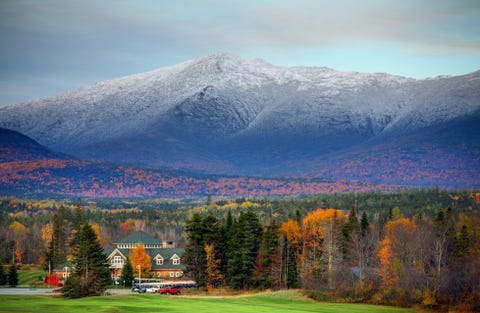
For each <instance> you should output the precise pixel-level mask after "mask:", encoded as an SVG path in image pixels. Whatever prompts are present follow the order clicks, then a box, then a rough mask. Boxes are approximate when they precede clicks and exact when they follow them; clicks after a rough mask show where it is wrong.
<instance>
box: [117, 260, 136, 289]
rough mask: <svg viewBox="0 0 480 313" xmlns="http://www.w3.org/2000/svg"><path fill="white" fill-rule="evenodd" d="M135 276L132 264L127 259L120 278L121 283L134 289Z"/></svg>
mask: <svg viewBox="0 0 480 313" xmlns="http://www.w3.org/2000/svg"><path fill="white" fill-rule="evenodd" d="M134 277H135V275H134V274H133V267H132V262H131V261H130V259H129V258H127V262H126V263H125V265H124V266H123V268H122V275H121V276H120V283H124V284H125V286H128V287H132V281H133V279H134Z"/></svg>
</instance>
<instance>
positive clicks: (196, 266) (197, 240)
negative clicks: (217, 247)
mask: <svg viewBox="0 0 480 313" xmlns="http://www.w3.org/2000/svg"><path fill="white" fill-rule="evenodd" d="M185 228H186V232H187V237H188V244H187V245H186V247H185V253H184V254H183V259H184V262H185V266H186V269H185V273H186V274H190V275H191V276H192V278H193V279H194V280H195V281H196V282H197V284H198V285H199V286H203V285H204V284H205V249H204V242H203V233H204V229H203V223H202V218H201V216H200V215H199V214H194V215H193V216H192V218H191V219H189V220H187V222H186V227H185Z"/></svg>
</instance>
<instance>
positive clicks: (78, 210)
mask: <svg viewBox="0 0 480 313" xmlns="http://www.w3.org/2000/svg"><path fill="white" fill-rule="evenodd" d="M83 215H84V212H83V207H82V200H81V199H80V198H77V204H76V206H75V209H74V211H73V219H72V224H71V225H72V235H73V236H74V237H75V234H76V233H78V232H79V231H80V228H82V224H83Z"/></svg>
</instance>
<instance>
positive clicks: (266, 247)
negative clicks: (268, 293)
mask: <svg viewBox="0 0 480 313" xmlns="http://www.w3.org/2000/svg"><path fill="white" fill-rule="evenodd" d="M279 228H280V227H279V226H278V224H277V223H276V221H275V220H273V222H272V223H271V224H270V225H268V226H266V227H265V231H264V232H263V239H262V244H261V246H260V250H259V253H258V257H257V264H256V265H255V270H254V278H255V283H256V285H257V286H258V287H260V288H264V289H265V288H271V287H272V275H273V273H274V269H273V268H272V261H273V257H274V252H276V250H275V249H276V248H277V247H278V245H279V243H278V236H279ZM277 254H278V253H277ZM279 256H281V255H279Z"/></svg>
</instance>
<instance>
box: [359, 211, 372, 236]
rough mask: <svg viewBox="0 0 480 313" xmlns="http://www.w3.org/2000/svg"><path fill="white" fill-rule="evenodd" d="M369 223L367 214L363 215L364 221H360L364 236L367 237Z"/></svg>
mask: <svg viewBox="0 0 480 313" xmlns="http://www.w3.org/2000/svg"><path fill="white" fill-rule="evenodd" d="M369 226H370V224H369V222H368V217H367V212H365V211H364V212H363V213H362V219H361V221H360V230H361V232H362V235H365V234H366V233H367V232H368V229H369Z"/></svg>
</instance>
